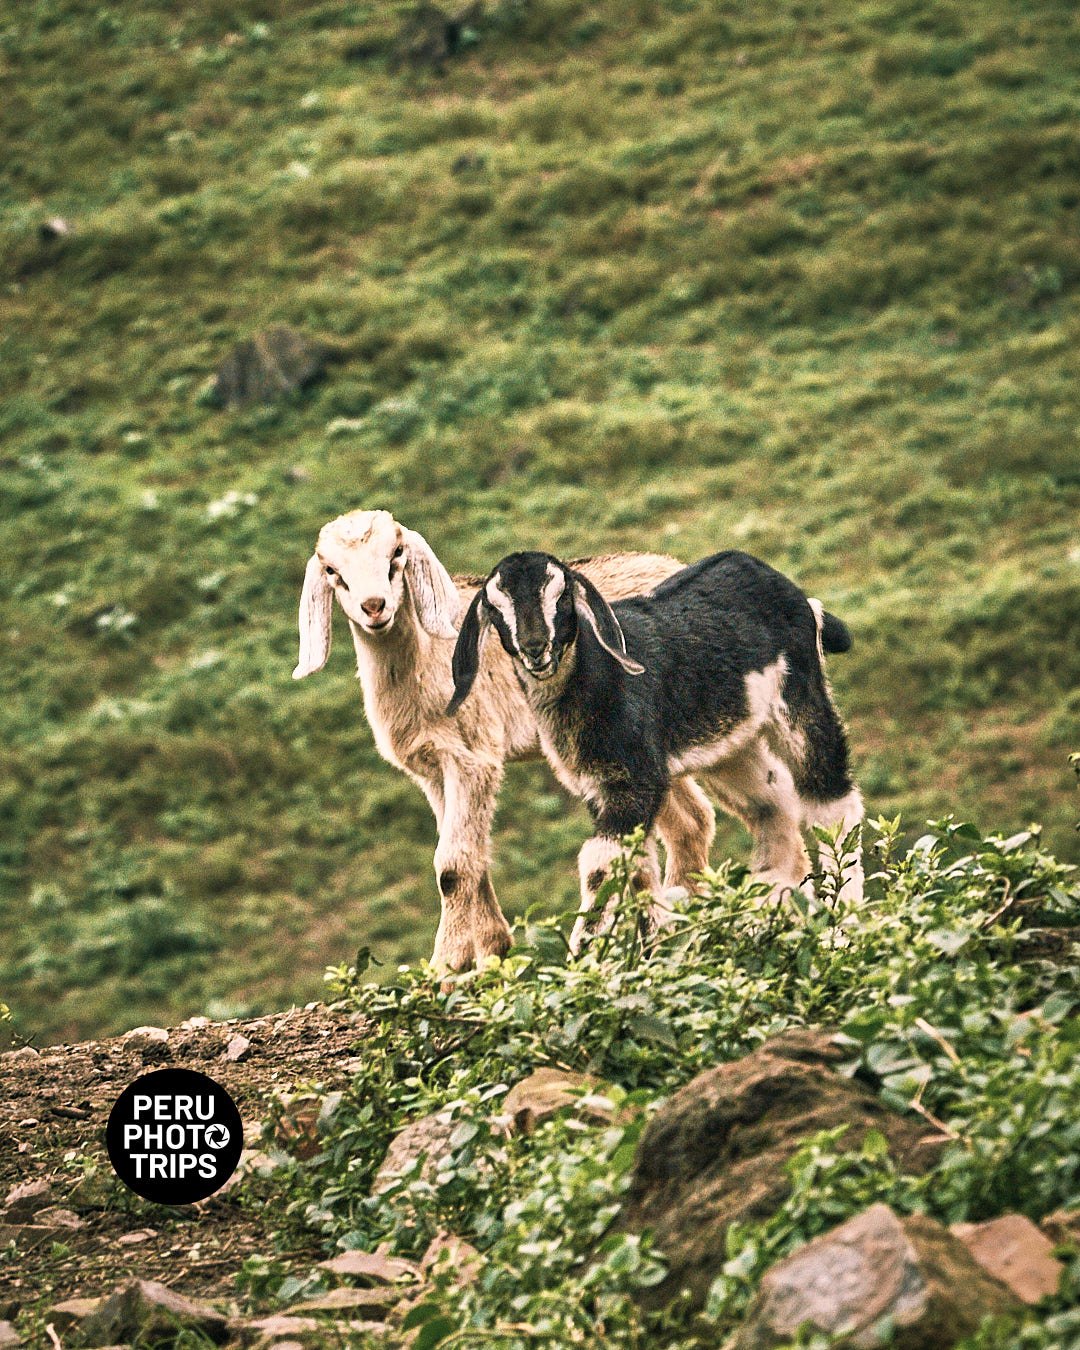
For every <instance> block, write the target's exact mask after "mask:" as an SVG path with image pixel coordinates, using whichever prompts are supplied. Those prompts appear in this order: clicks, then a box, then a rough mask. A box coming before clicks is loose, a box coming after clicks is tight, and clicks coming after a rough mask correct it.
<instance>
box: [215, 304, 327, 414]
mask: <svg viewBox="0 0 1080 1350" xmlns="http://www.w3.org/2000/svg"><path fill="white" fill-rule="evenodd" d="M328 356H329V351H328V349H327V347H326V346H325V344H323V343H319V342H313V341H312V340H311V339H310V338H308V337H305V336H304V334H303V333H299V332H297V330H296V329H295V328H290V327H289V326H288V325H287V324H277V325H275V326H274V327H272V328H267V329H265V330H264V331H263V332H261V333H257V334H256V335H255V336H254V337H252V338H245V339H244V340H243V341H242V342H238V343H237V344H236V346H235V347H234V348H233V350H232V351H231V352H230V353H229V355H228V356H227V357H226V358H225V360H224V361H223V362H222V363H221V365H220V366H219V367H218V370H217V374H216V375H215V377H214V382H213V384H212V386H211V389H210V394H209V401H210V402H212V403H214V404H216V405H217V406H218V407H221V408H244V407H248V406H250V405H252V404H257V403H276V402H277V401H278V400H280V399H283V398H287V397H289V395H291V394H295V393H296V392H297V391H299V390H301V389H306V388H307V387H308V385H310V384H313V383H314V382H315V380H317V379H319V378H320V376H321V375H322V374H323V373H324V372H325V370H326V363H327V358H328Z"/></svg>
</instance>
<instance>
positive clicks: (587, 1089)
mask: <svg viewBox="0 0 1080 1350" xmlns="http://www.w3.org/2000/svg"><path fill="white" fill-rule="evenodd" d="M596 1087H597V1080H596V1079H595V1078H592V1077H590V1076H589V1075H588V1074H584V1073H570V1072H569V1071H567V1070H565V1069H547V1068H545V1069H537V1070H536V1071H535V1072H534V1073H531V1074H529V1076H528V1078H523V1079H522V1080H521V1082H520V1083H515V1084H514V1086H513V1087H512V1088H511V1089H510V1091H509V1092H508V1093H507V1094H506V1099H505V1101H504V1102H503V1109H502V1115H503V1116H504V1117H505V1118H506V1120H507V1121H508V1123H509V1130H510V1132H511V1133H513V1134H532V1132H533V1130H535V1129H536V1127H537V1125H539V1124H540V1122H541V1121H543V1120H547V1119H548V1118H549V1117H551V1116H554V1115H556V1114H558V1112H559V1111H562V1110H563V1109H564V1108H565V1107H568V1106H570V1107H575V1108H576V1110H575V1114H576V1115H578V1116H581V1117H586V1118H591V1119H593V1120H603V1121H610V1120H611V1119H612V1118H613V1116H614V1114H615V1107H614V1105H613V1104H612V1103H611V1102H610V1101H609V1100H608V1099H607V1098H606V1097H604V1096H602V1095H600V1094H599V1093H597V1092H595V1091H594V1089H595V1088H596Z"/></svg>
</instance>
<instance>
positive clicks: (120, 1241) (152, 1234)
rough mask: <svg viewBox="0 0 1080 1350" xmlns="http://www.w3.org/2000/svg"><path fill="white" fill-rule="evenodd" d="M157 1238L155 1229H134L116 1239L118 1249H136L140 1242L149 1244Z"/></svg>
mask: <svg viewBox="0 0 1080 1350" xmlns="http://www.w3.org/2000/svg"><path fill="white" fill-rule="evenodd" d="M156 1237H157V1229H156V1228H136V1229H134V1231H133V1232H130V1233H121V1235H120V1236H119V1237H118V1238H117V1239H116V1245H117V1246H118V1247H137V1246H138V1245H139V1243H140V1242H149V1241H150V1239H151V1238H156Z"/></svg>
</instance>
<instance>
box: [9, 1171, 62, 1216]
mask: <svg viewBox="0 0 1080 1350" xmlns="http://www.w3.org/2000/svg"><path fill="white" fill-rule="evenodd" d="M52 1202H53V1190H52V1186H51V1185H50V1184H49V1182H47V1181H45V1180H41V1181H20V1182H19V1183H18V1184H17V1185H15V1186H12V1188H11V1190H10V1191H8V1193H7V1197H6V1198H5V1200H4V1218H5V1219H6V1220H8V1221H9V1222H14V1223H18V1222H20V1221H21V1220H25V1219H29V1218H30V1216H31V1215H33V1214H36V1213H37V1212H38V1210H39V1209H46V1208H47V1207H48V1206H49V1205H51V1204H52Z"/></svg>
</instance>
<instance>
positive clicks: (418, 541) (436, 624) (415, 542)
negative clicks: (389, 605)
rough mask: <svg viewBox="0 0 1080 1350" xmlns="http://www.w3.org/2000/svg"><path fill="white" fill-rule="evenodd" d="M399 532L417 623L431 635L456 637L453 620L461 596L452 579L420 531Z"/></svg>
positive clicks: (455, 616) (456, 613)
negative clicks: (418, 532)
mask: <svg viewBox="0 0 1080 1350" xmlns="http://www.w3.org/2000/svg"><path fill="white" fill-rule="evenodd" d="M401 535H402V538H403V540H404V542H405V547H406V548H407V549H408V550H409V556H408V559H407V561H406V565H405V571H406V573H407V575H408V577H409V586H410V589H411V590H412V597H413V603H414V604H415V605H416V617H417V618H418V619H419V620H420V626H421V627H422V628H423V629H424V631H425V632H426V633H430V634H431V636H432V637H441V638H452V637H457V629H456V628H455V626H454V623H455V620H456V619H457V616H458V610H459V609H460V608H461V597H460V596H459V595H458V591H457V587H456V586H455V585H454V580H453V578H452V577H451V575H450V573H449V572H448V571H447V570H446V568H445V567H444V566H443V565H442V563H441V562H440V561H439V560H438V558H436V556H435V554H434V552H433V551H432V548H431V545H430V544H429V543H428V541H427V540H426V539H425V538H424V536H423V535H422V534H417V533H416V531H415V530H405V529H403V530H402V531H401Z"/></svg>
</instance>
